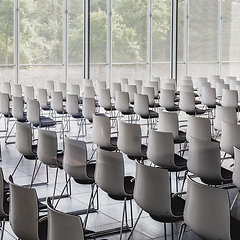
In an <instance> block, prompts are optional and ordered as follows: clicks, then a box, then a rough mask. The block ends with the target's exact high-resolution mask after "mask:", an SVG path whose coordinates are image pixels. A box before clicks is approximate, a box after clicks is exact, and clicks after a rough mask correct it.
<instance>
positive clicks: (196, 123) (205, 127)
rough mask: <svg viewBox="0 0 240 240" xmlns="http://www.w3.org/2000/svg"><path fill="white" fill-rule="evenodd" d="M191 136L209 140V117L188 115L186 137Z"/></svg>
mask: <svg viewBox="0 0 240 240" xmlns="http://www.w3.org/2000/svg"><path fill="white" fill-rule="evenodd" d="M190 136H192V137H194V138H197V139H201V140H206V141H211V123H210V119H209V118H203V117H196V116H188V124H187V133H186V138H187V140H188V141H189V137H190Z"/></svg>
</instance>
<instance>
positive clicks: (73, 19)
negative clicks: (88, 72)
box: [67, 0, 83, 84]
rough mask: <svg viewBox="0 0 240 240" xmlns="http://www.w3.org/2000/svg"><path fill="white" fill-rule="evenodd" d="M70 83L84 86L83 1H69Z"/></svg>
mask: <svg viewBox="0 0 240 240" xmlns="http://www.w3.org/2000/svg"><path fill="white" fill-rule="evenodd" d="M67 7H68V82H69V83H74V84H82V78H83V1H79V0H68V6H67Z"/></svg>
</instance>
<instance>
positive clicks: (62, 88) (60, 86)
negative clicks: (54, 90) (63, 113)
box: [58, 82, 67, 100]
mask: <svg viewBox="0 0 240 240" xmlns="http://www.w3.org/2000/svg"><path fill="white" fill-rule="evenodd" d="M58 91H60V92H62V96H63V99H64V100H65V99H66V95H67V83H65V82H59V83H58Z"/></svg>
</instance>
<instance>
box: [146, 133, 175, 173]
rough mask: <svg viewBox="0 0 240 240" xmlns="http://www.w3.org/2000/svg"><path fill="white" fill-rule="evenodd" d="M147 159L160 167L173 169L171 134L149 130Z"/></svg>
mask: <svg viewBox="0 0 240 240" xmlns="http://www.w3.org/2000/svg"><path fill="white" fill-rule="evenodd" d="M147 158H148V160H150V161H151V162H152V163H154V164H156V165H158V166H161V167H167V168H171V167H175V164H174V141H173V135H172V133H168V132H159V131H155V130H152V129H150V130H149V142H148V148H147Z"/></svg>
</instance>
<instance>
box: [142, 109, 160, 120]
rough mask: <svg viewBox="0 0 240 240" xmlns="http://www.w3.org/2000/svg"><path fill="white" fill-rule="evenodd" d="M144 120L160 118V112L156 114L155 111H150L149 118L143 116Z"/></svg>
mask: <svg viewBox="0 0 240 240" xmlns="http://www.w3.org/2000/svg"><path fill="white" fill-rule="evenodd" d="M141 118H143V119H148V118H158V112H155V111H153V110H149V115H147V116H141Z"/></svg>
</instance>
